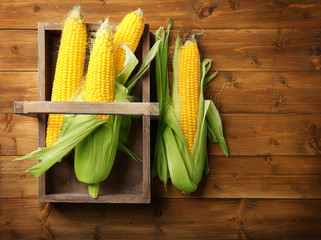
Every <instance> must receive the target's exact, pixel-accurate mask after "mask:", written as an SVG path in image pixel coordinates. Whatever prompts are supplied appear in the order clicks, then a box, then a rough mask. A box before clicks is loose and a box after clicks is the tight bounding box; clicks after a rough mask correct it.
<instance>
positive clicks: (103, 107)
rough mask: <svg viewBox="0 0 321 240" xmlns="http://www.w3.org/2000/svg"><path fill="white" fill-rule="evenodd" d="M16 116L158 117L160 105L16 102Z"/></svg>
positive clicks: (142, 103) (138, 103)
mask: <svg viewBox="0 0 321 240" xmlns="http://www.w3.org/2000/svg"><path fill="white" fill-rule="evenodd" d="M14 113H16V114H27V115H28V114H38V113H39V114H41V113H46V114H48V113H63V114H67V113H69V114H109V115H115V114H117V115H152V116H157V115H158V114H159V113H158V103H149V102H148V103H144V102H132V103H89V102H49V101H15V102H14Z"/></svg>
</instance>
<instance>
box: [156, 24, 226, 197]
mask: <svg viewBox="0 0 321 240" xmlns="http://www.w3.org/2000/svg"><path fill="white" fill-rule="evenodd" d="M168 26H169V28H168V29H167V31H166V34H165V32H164V30H163V29H162V28H160V29H159V30H157V32H156V38H157V39H161V41H162V42H161V47H160V49H161V50H162V51H159V52H158V53H157V56H156V64H155V65H156V71H155V72H156V74H157V76H156V87H157V99H158V102H159V105H160V115H159V120H158V124H159V125H158V132H157V136H156V146H155V162H154V167H153V170H152V176H156V175H158V176H159V178H160V180H162V181H163V182H164V185H166V183H167V180H168V178H170V179H171V182H172V183H173V184H174V185H175V186H176V187H177V188H178V189H180V190H182V191H183V192H186V193H190V192H194V191H195V190H196V188H197V185H198V183H199V182H200V180H201V178H202V175H203V172H205V173H206V174H207V173H208V172H209V167H208V156H207V148H206V140H207V137H208V138H209V139H210V140H211V141H212V142H218V143H219V144H220V146H221V148H222V150H223V151H224V153H225V154H226V156H228V148H227V145H226V142H225V139H224V135H223V131H222V123H221V119H220V116H219V113H218V111H217V109H216V108H215V105H214V104H213V102H212V101H211V100H205V99H204V92H203V88H204V86H205V85H206V84H207V83H209V82H210V81H211V80H213V78H214V77H215V76H216V73H214V74H211V75H209V76H206V75H207V73H208V72H209V70H210V68H211V64H212V60H210V59H204V60H203V61H202V62H200V54H199V51H198V48H197V43H196V40H195V38H194V37H192V38H191V39H189V40H188V41H186V42H185V44H184V45H182V41H181V38H180V37H177V39H176V44H175V50H174V55H173V81H172V91H171V92H170V91H169V78H168V68H167V64H168V62H167V61H168V57H167V56H168V37H169V31H170V28H171V21H169V24H168Z"/></svg>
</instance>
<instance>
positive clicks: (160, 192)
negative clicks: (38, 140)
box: [0, 156, 321, 199]
mask: <svg viewBox="0 0 321 240" xmlns="http://www.w3.org/2000/svg"><path fill="white" fill-rule="evenodd" d="M16 157H17V156H1V157H0V166H1V175H0V182H1V188H0V197H1V196H3V197H4V196H5V197H6V198H21V197H23V198H34V197H37V196H38V188H37V186H38V183H37V178H35V177H33V176H32V175H31V174H30V173H24V171H25V170H26V169H28V168H29V167H31V166H33V165H34V164H36V163H37V161H36V160H28V161H12V159H14V158H16ZM130 161H133V160H130ZM209 161H210V162H209V163H210V173H209V175H208V176H207V177H204V178H203V180H202V181H201V183H200V184H199V186H198V190H197V191H196V192H194V193H192V194H183V193H181V192H180V191H178V190H177V189H176V188H175V187H174V186H173V185H172V184H171V183H170V181H169V183H168V184H167V186H166V189H165V188H164V185H163V183H162V182H160V181H159V179H158V178H154V179H152V195H153V197H154V198H256V199H259V198H260V199H262V198H265V199H273V198H279V199H291V198H297V199H299V198H301V199H305V198H309V199H319V198H320V197H321V176H320V172H321V161H320V158H319V157H297V156H294V157H287V156H260V157H231V158H225V157H213V156H212V157H210V159H209ZM116 163H117V162H116ZM129 163H130V164H131V163H132V162H129ZM134 165H135V164H134ZM59 169H60V171H62V172H63V173H65V172H66V171H65V170H63V169H61V168H59ZM112 173H113V171H112ZM66 178H67V177H64V178H62V180H61V181H60V184H61V185H62V186H63V185H64V184H65V182H64V179H66ZM125 178H126V177H122V178H120V179H122V181H124V179H125ZM74 181H77V180H76V179H74ZM66 182H67V181H66ZM82 188H83V189H85V186H84V187H83V186H82ZM61 189H62V187H61ZM65 189H67V186H66V187H65ZM85 191H86V189H85V190H84V192H85Z"/></svg>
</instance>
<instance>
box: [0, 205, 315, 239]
mask: <svg viewBox="0 0 321 240" xmlns="http://www.w3.org/2000/svg"><path fill="white" fill-rule="evenodd" d="M0 203H1V204H0V210H1V212H2V214H1V216H0V220H1V223H0V234H1V236H2V237H3V238H5V239H24V238H25V237H26V236H28V239H39V238H45V239H91V238H101V237H103V236H112V239H160V238H161V239H319V238H320V237H321V229H320V228H319V226H320V223H321V217H320V214H319V213H320V211H321V202H320V200H287V201H283V200H258V199H246V200H245V199H240V200H238V199H222V200H220V199H203V200H202V201H199V200H196V199H172V200H167V199H164V200H162V201H158V200H156V199H153V201H152V203H151V204H150V205H136V206H130V205H106V204H104V205H102V204H91V205H89V204H72V205H71V204H47V205H44V204H41V203H38V201H37V200H36V199H1V200H0ZM16 209H19V211H16ZM26 219H27V220H26Z"/></svg>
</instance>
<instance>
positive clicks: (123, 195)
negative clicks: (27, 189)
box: [15, 23, 158, 203]
mask: <svg viewBox="0 0 321 240" xmlns="http://www.w3.org/2000/svg"><path fill="white" fill-rule="evenodd" d="M98 27H99V24H87V29H88V30H89V31H95V30H97V29H98ZM61 28H62V25H61V24H57V23H39V25H38V53H39V56H38V70H39V72H38V77H39V101H38V102H15V112H16V113H21V114H37V116H38V118H39V147H44V146H45V134H46V131H45V130H46V124H47V117H48V113H82V114H98V113H101V114H103V113H105V114H107V113H109V114H133V115H142V117H141V118H135V119H133V120H132V128H131V132H130V142H131V146H130V148H131V149H132V150H133V151H134V152H135V153H136V154H137V155H138V156H140V157H141V158H142V159H143V163H141V162H139V161H135V160H133V159H131V158H130V157H129V156H128V155H126V154H124V153H122V152H119V151H118V152H117V156H116V159H115V163H114V167H113V169H112V171H111V173H110V176H109V177H108V179H107V180H105V181H104V182H102V183H100V192H99V196H98V198H97V199H93V198H92V197H90V195H89V194H88V189H87V185H86V184H83V183H80V182H79V181H78V180H77V178H76V176H75V173H74V168H73V156H72V155H73V154H71V155H70V156H68V157H66V158H64V159H63V160H62V161H61V162H59V163H57V164H55V165H54V166H53V167H52V168H51V169H50V170H48V171H47V172H46V173H45V174H43V175H42V176H40V177H39V200H40V201H42V202H84V203H92V202H95V203H149V202H150V115H155V114H157V111H158V107H157V104H150V103H149V101H150V73H149V71H148V72H147V73H146V74H145V75H144V76H143V78H142V79H141V80H140V81H139V82H138V83H137V85H136V86H135V88H134V89H133V91H132V95H134V96H135V97H137V98H138V99H141V100H142V102H141V103H121V104H119V103H118V104H116V103H73V102H68V103H67V102H48V101H50V94H51V89H52V82H53V78H54V72H55V65H56V60H57V53H58V45H59V40H60V35H61ZM149 49H150V33H149V25H147V24H146V26H145V30H144V33H143V37H142V39H141V42H140V44H139V46H138V48H137V50H136V53H135V54H136V56H137V57H138V59H139V62H140V63H141V62H142V59H144V57H145V56H146V54H147V52H148V51H149Z"/></svg>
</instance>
